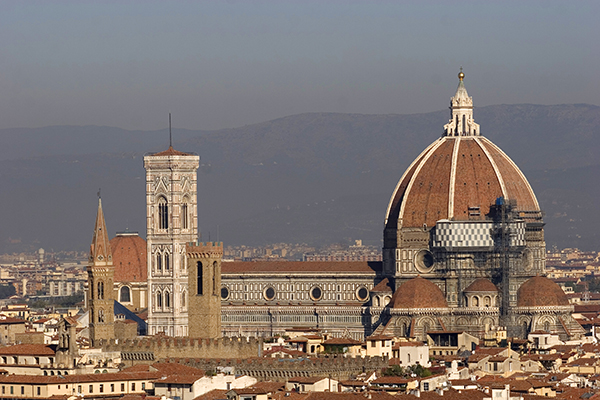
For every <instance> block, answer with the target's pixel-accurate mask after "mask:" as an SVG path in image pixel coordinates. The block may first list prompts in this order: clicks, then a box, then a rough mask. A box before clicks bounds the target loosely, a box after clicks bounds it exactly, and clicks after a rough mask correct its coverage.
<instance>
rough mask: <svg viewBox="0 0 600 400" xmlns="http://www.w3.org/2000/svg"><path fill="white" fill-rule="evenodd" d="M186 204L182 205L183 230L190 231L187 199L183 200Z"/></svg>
mask: <svg viewBox="0 0 600 400" xmlns="http://www.w3.org/2000/svg"><path fill="white" fill-rule="evenodd" d="M183 201H184V203H183V204H182V205H181V229H189V214H188V213H189V211H188V203H187V199H184V200H183Z"/></svg>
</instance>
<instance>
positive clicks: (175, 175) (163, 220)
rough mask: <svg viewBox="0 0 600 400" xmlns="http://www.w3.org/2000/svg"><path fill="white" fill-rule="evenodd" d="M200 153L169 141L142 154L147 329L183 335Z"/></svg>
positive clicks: (195, 221)
mask: <svg viewBox="0 0 600 400" xmlns="http://www.w3.org/2000/svg"><path fill="white" fill-rule="evenodd" d="M199 161H200V160H199V157H198V156H197V155H195V154H190V153H183V152H181V151H177V150H175V149H173V147H171V146H170V147H169V149H168V150H166V151H162V152H160V153H155V154H147V155H146V156H144V168H145V169H146V243H147V260H148V261H147V266H148V333H149V334H151V335H155V334H157V333H160V332H163V333H165V334H166V335H169V336H187V335H188V304H187V298H186V296H187V293H188V290H187V288H188V267H187V262H186V250H185V246H186V243H189V242H196V240H197V238H198V223H197V217H198V215H197V204H196V199H197V196H196V193H197V188H196V171H197V170H198V166H199Z"/></svg>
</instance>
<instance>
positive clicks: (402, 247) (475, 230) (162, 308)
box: [111, 70, 583, 340]
mask: <svg viewBox="0 0 600 400" xmlns="http://www.w3.org/2000/svg"><path fill="white" fill-rule="evenodd" d="M458 77H459V83H458V88H457V90H456V93H455V94H454V96H453V97H452V98H451V100H450V120H449V122H448V123H447V124H446V125H445V126H444V127H443V134H442V135H441V137H439V138H438V139H436V140H435V141H434V142H433V143H432V144H431V145H430V146H428V147H427V148H426V149H425V150H424V151H423V152H422V153H421V154H420V155H419V156H418V157H417V158H416V159H415V160H414V161H413V162H412V164H411V165H410V166H409V167H408V169H407V170H406V171H405V172H404V174H403V175H402V177H401V178H400V180H399V182H398V184H397V186H396V188H395V189H394V191H393V194H392V196H391V199H390V202H389V206H388V208H387V212H386V219H385V228H384V238H383V239H384V240H383V243H384V245H383V262H273V261H265V262H261V261H254V262H221V259H220V258H221V257H222V244H220V243H206V244H201V243H198V227H197V212H198V210H197V203H196V193H197V188H196V170H197V168H198V156H197V155H195V154H188V153H182V152H179V151H176V150H174V149H173V148H172V147H169V149H168V150H166V151H164V152H161V153H156V154H150V155H147V156H146V157H144V165H145V168H146V199H147V203H146V208H147V241H146V243H145V244H143V243H142V242H143V239H141V238H139V237H137V236H136V237H135V238H134V237H121V238H120V239H118V240H115V239H113V241H114V242H113V241H111V245H113V263H114V268H115V273H114V278H115V283H114V286H115V288H114V289H115V295H116V296H115V298H116V299H118V300H120V301H121V302H124V304H125V305H126V306H128V307H129V308H130V309H143V308H144V307H147V308H148V328H149V334H156V333H159V332H160V333H164V334H167V335H169V336H187V335H188V334H190V335H197V336H202V335H208V336H206V337H209V336H210V337H214V336H215V335H218V333H216V331H217V330H220V331H221V334H222V335H224V336H263V337H270V336H274V335H276V334H285V333H286V331H289V330H293V329H304V330H306V329H319V330H320V331H321V332H327V333H329V334H330V335H331V336H350V337H353V338H355V339H364V337H366V336H369V335H372V334H374V333H375V334H386V335H388V334H389V335H393V336H405V337H415V338H417V339H420V340H424V339H426V335H427V333H428V332H448V331H466V332H468V333H470V334H472V335H475V336H478V337H481V336H482V335H483V333H484V332H485V330H486V329H492V328H494V327H506V329H507V331H508V336H511V337H525V336H526V335H527V333H529V332H532V331H536V330H544V331H547V332H551V333H553V334H558V335H560V337H561V338H563V339H566V338H572V337H577V336H579V335H581V334H583V330H582V328H581V326H580V325H579V324H577V322H576V321H575V320H574V319H573V318H572V316H571V313H572V312H573V306H572V305H570V304H569V302H568V300H567V298H566V296H565V294H564V293H563V291H562V289H560V287H559V286H558V285H557V284H555V283H554V282H552V281H551V280H549V279H547V278H545V277H544V275H545V259H544V257H545V242H544V221H543V213H542V211H541V209H540V207H539V204H538V201H537V199H536V196H535V194H534V192H533V190H532V188H531V186H530V185H529V183H528V182H527V179H526V178H525V176H524V175H523V173H522V172H521V171H520V170H519V168H518V167H517V165H516V164H515V163H514V162H513V161H512V160H511V159H510V158H509V157H508V156H507V155H506V154H505V153H504V152H503V151H502V150H500V148H498V147H497V146H496V145H495V144H493V143H492V142H491V141H490V140H489V139H487V138H485V137H484V136H483V135H482V132H481V128H480V126H479V125H478V124H477V123H476V122H475V120H474V116H473V100H472V98H471V97H470V96H469V95H468V93H467V90H466V88H465V85H464V77H465V75H464V73H463V72H462V70H461V72H460V74H459V76H458ZM126 247H127V248H128V249H131V248H132V247H133V248H135V250H132V251H126V250H125V248H126ZM188 253H189V254H188ZM132 264H135V266H133V265H132ZM127 271H129V272H127ZM131 271H137V272H135V273H132V272H131ZM143 271H145V274H144V272H143ZM200 317H201V319H210V318H216V319H219V318H220V321H213V322H210V323H209V322H207V323H200V324H196V325H194V323H191V324H190V323H189V322H190V321H192V322H196V323H197V322H198V321H199V320H194V318H200ZM219 322H220V323H219ZM188 328H189V329H190V330H189V331H188ZM204 328H206V329H205V330H204V331H203V330H202V329H204Z"/></svg>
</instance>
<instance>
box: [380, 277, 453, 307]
mask: <svg viewBox="0 0 600 400" xmlns="http://www.w3.org/2000/svg"><path fill="white" fill-rule="evenodd" d="M390 305H391V307H392V308H447V307H448V303H447V302H446V296H444V293H442V291H441V290H440V288H439V287H438V286H437V285H436V284H435V283H433V282H431V281H429V280H427V279H424V278H421V277H420V276H418V277H416V278H413V279H410V280H408V281H406V282H404V283H402V284H401V285H400V287H399V288H396V292H395V293H394V295H393V296H392V299H391V300H390Z"/></svg>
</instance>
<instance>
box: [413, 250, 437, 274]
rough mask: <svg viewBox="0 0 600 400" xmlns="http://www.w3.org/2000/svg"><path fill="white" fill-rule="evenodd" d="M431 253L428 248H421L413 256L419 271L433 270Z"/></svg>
mask: <svg viewBox="0 0 600 400" xmlns="http://www.w3.org/2000/svg"><path fill="white" fill-rule="evenodd" d="M433 264H434V260H433V254H431V252H430V251H429V250H421V251H419V252H418V253H417V255H416V256H415V266H416V267H417V270H418V271H419V272H423V273H427V272H431V271H432V270H433Z"/></svg>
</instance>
